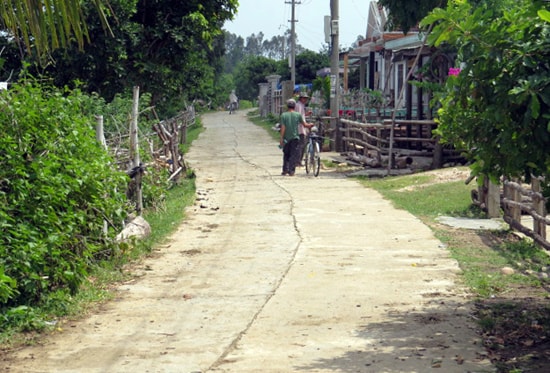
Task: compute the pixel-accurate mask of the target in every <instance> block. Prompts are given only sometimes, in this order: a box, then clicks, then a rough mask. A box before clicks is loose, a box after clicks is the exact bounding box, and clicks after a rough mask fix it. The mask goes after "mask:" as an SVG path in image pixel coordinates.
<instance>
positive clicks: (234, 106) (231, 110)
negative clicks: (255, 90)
mask: <svg viewBox="0 0 550 373" xmlns="http://www.w3.org/2000/svg"><path fill="white" fill-rule="evenodd" d="M235 110H237V103H236V102H231V103H230V104H229V114H232V113H234V112H235Z"/></svg>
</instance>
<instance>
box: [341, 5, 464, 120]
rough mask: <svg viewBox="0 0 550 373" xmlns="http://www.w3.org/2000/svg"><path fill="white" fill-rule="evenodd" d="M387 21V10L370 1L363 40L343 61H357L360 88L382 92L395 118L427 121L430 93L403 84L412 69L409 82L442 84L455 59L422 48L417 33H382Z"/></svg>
mask: <svg viewBox="0 0 550 373" xmlns="http://www.w3.org/2000/svg"><path fill="white" fill-rule="evenodd" d="M386 20H387V11H386V9H384V8H383V7H381V6H380V5H378V2H377V1H371V2H370V4H369V13H368V23H367V28H366V35H365V39H364V40H363V41H361V42H360V45H359V46H358V47H357V48H355V49H354V50H352V51H350V52H348V53H347V56H345V58H348V59H356V60H358V61H359V62H358V65H359V69H360V70H359V71H360V74H359V75H360V87H359V88H360V89H363V88H369V89H371V90H376V91H380V92H382V94H383V97H384V98H385V105H386V107H387V109H391V110H394V109H395V110H397V114H398V117H402V118H405V119H430V118H432V113H431V112H430V109H429V101H430V93H429V92H425V90H423V89H422V88H419V87H417V86H415V85H413V84H406V82H407V76H408V74H409V71H410V70H411V69H414V70H413V72H412V74H411V76H410V77H409V81H411V80H417V81H426V80H429V81H438V82H442V81H443V80H444V79H445V78H446V75H447V71H448V69H449V67H451V66H452V61H453V59H454V58H453V56H450V55H447V54H445V53H442V52H441V51H438V50H436V49H434V48H431V47H429V46H427V45H425V44H424V37H425V34H424V33H422V32H420V31H419V30H418V29H412V30H410V31H409V32H408V33H407V34H406V35H405V34H403V32H402V31H385V29H384V27H385V24H386ZM419 52H420V55H419V58H418V61H417V63H416V66H414V63H415V60H416V58H417V56H418V54H419ZM421 72H422V73H421Z"/></svg>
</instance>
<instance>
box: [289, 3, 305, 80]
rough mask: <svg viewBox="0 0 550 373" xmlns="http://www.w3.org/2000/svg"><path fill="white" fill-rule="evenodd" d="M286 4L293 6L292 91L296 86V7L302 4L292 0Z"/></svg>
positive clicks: (291, 24) (291, 22) (291, 44)
mask: <svg viewBox="0 0 550 373" xmlns="http://www.w3.org/2000/svg"><path fill="white" fill-rule="evenodd" d="M285 4H291V5H292V16H291V19H290V20H289V21H288V22H290V80H291V81H292V89H294V86H295V84H296V27H295V23H296V22H298V21H297V20H296V5H297V4H301V3H300V2H299V1H296V0H292V1H291V2H288V1H286V2H285Z"/></svg>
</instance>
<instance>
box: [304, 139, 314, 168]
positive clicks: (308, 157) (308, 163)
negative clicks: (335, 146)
mask: <svg viewBox="0 0 550 373" xmlns="http://www.w3.org/2000/svg"><path fill="white" fill-rule="evenodd" d="M306 150H307V151H306V157H305V158H306V162H305V163H306V164H305V166H306V174H309V171H313V163H312V162H311V159H312V155H311V141H309V142H308V143H307V148H306Z"/></svg>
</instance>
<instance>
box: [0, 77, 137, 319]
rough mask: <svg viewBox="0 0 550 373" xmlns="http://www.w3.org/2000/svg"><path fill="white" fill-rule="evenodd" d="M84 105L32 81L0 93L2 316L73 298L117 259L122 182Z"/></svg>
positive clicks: (76, 95)
mask: <svg viewBox="0 0 550 373" xmlns="http://www.w3.org/2000/svg"><path fill="white" fill-rule="evenodd" d="M89 100H90V97H89V96H85V95H83V94H81V93H80V92H79V91H71V92H69V91H60V90H57V89H54V88H50V87H44V86H43V85H41V84H38V83H36V82H35V81H27V82H25V83H21V84H18V85H13V86H12V87H10V89H9V90H4V91H0V129H1V132H2V133H1V136H0V232H1V233H0V311H2V312H4V311H6V310H8V309H9V308H10V307H15V306H20V305H34V304H39V303H40V301H41V300H43V298H44V297H45V295H47V294H48V293H50V292H53V291H70V292H75V291H76V290H77V289H78V286H79V284H80V283H81V282H82V280H83V279H84V278H85V275H86V273H87V270H88V269H89V268H90V265H91V264H92V263H94V262H96V261H99V260H103V259H106V258H110V257H112V256H113V255H115V254H116V252H117V247H116V244H115V243H114V241H113V240H112V237H113V236H114V235H115V234H116V233H117V232H118V231H119V230H120V226H119V225H120V224H121V222H122V220H123V218H124V214H125V212H124V211H125V209H124V204H125V196H124V191H125V190H126V183H127V176H126V175H125V174H123V173H120V172H117V171H115V169H114V167H112V166H111V165H112V164H113V162H112V159H110V158H109V156H108V154H107V153H106V151H105V150H104V149H103V148H102V147H101V146H100V145H99V144H98V143H97V142H96V140H95V133H94V121H93V118H90V117H89V116H86V115H84V113H83V108H84V106H86V105H87V103H88V102H89ZM121 192H122V193H121ZM104 222H108V225H107V226H108V230H107V232H104ZM0 325H1V320H0Z"/></svg>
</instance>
